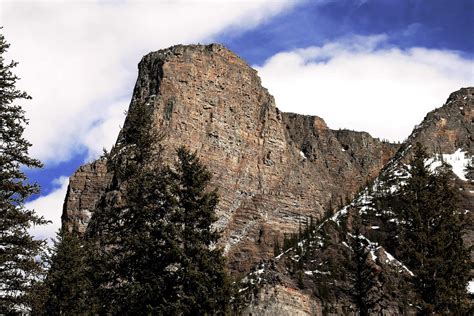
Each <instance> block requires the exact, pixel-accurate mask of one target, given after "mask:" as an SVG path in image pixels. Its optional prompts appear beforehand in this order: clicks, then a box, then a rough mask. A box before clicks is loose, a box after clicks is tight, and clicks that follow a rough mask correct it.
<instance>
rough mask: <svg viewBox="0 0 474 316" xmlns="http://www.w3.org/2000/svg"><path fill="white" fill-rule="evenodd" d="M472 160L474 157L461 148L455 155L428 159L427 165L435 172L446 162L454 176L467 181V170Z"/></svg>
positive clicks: (443, 155)
mask: <svg viewBox="0 0 474 316" xmlns="http://www.w3.org/2000/svg"><path fill="white" fill-rule="evenodd" d="M472 158H473V157H472V156H470V155H469V154H468V153H465V152H464V151H463V150H462V149H460V148H459V149H458V150H456V151H455V152H454V153H453V154H442V155H436V157H434V158H430V159H428V160H427V162H426V165H427V166H429V168H430V170H431V171H435V170H436V168H438V167H440V166H441V165H442V162H443V161H444V162H446V163H447V164H448V165H450V166H451V168H452V169H453V172H454V174H455V175H456V176H457V177H458V178H459V179H461V180H463V181H467V178H466V175H465V169H466V167H467V165H468V164H469V162H471V161H472Z"/></svg>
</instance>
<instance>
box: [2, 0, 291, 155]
mask: <svg viewBox="0 0 474 316" xmlns="http://www.w3.org/2000/svg"><path fill="white" fill-rule="evenodd" d="M290 5H292V4H290V2H289V1H245V2H237V1H235V2H234V1H222V2H217V1H213V2H212V1H199V2H198V1H175V2H173V1H163V2H160V1H82V2H78V1H67V2H57V1H18V0H11V1H8V0H6V1H5V0H4V1H0V20H1V21H2V25H3V26H4V29H3V30H2V32H3V33H4V34H5V36H6V39H7V41H9V42H10V43H11V47H10V52H9V56H11V57H12V58H13V59H15V60H17V61H19V62H20V64H19V66H18V67H17V68H16V71H15V72H16V73H17V74H18V75H19V76H20V77H21V78H22V80H20V82H19V83H18V87H19V88H21V89H24V90H25V91H27V92H28V93H29V94H30V95H31V96H32V97H33V100H32V101H27V102H25V103H23V104H22V105H23V106H24V108H25V109H26V111H27V117H28V118H29V119H30V125H29V126H28V128H27V130H26V136H27V138H28V139H29V140H30V141H31V142H32V143H33V147H32V149H31V154H32V155H33V156H35V157H37V158H40V159H41V160H43V161H44V162H50V163H51V162H60V161H66V160H68V159H69V158H70V157H71V156H72V155H73V154H74V153H75V152H76V151H77V150H81V149H84V147H85V149H86V150H87V151H88V156H89V157H92V156H94V155H96V154H97V148H100V149H101V148H102V147H107V148H110V146H111V145H112V143H113V140H114V139H115V136H116V135H117V132H118V124H116V123H117V122H121V121H122V119H123V117H122V119H120V120H117V116H116V113H121V112H123V110H124V109H125V108H126V107H127V106H128V100H129V98H130V94H131V91H132V89H133V83H134V80H135V77H136V64H137V63H138V61H139V59H140V58H141V56H142V55H144V54H145V53H148V52H149V51H153V50H157V49H160V48H164V47H167V46H170V45H174V44H178V43H195V42H199V41H209V40H211V39H212V37H213V36H216V35H217V34H219V33H220V32H223V31H225V30H233V31H237V30H238V31H242V30H245V29H249V28H252V27H255V26H256V25H258V24H259V23H262V22H263V21H265V20H266V19H268V18H270V17H272V16H274V15H276V14H278V13H279V12H282V11H283V10H284V9H286V8H288V7H289V6H290ZM117 100H122V101H123V100H125V101H123V102H117ZM111 113H112V114H113V115H112V117H110V116H109V115H110V114H111Z"/></svg>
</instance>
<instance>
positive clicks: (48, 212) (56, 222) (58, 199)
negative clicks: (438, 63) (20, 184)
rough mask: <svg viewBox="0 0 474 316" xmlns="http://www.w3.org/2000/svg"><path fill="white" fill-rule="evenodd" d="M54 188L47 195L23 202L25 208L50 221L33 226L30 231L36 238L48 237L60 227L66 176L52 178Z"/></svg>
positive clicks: (66, 182)
mask: <svg viewBox="0 0 474 316" xmlns="http://www.w3.org/2000/svg"><path fill="white" fill-rule="evenodd" d="M53 182H54V184H55V186H56V188H55V189H54V190H53V191H52V192H51V193H50V194H48V195H46V196H41V197H39V198H37V199H36V200H33V201H31V202H28V203H26V204H25V207H26V208H27V209H33V210H35V211H36V214H38V215H39V216H43V217H44V219H46V220H50V221H51V222H52V223H51V224H48V225H41V226H33V227H31V228H30V233H31V235H32V236H35V238H36V239H50V238H52V237H54V235H55V233H56V232H57V231H58V229H59V228H60V227H61V212H62V209H63V202H64V197H65V196H66V190H67V186H68V184H69V179H68V177H60V178H57V179H55V180H53Z"/></svg>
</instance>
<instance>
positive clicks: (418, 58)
mask: <svg viewBox="0 0 474 316" xmlns="http://www.w3.org/2000/svg"><path fill="white" fill-rule="evenodd" d="M386 42H387V37H386V36H385V35H376V36H368V37H364V36H354V37H351V38H346V39H342V40H340V41H336V42H331V43H327V44H325V45H323V46H320V47H308V48H304V49H296V50H293V51H288V52H282V53H278V54H276V55H274V56H272V57H271V58H269V59H268V60H267V61H266V62H265V63H264V65H263V66H261V67H256V68H257V70H258V71H259V75H260V76H261V77H262V82H263V85H264V86H266V87H267V88H268V89H269V91H270V93H272V94H273V95H274V96H275V100H276V104H277V106H278V107H279V108H280V109H281V110H283V111H285V112H296V113H302V114H312V115H318V116H320V117H322V118H324V119H325V120H326V122H327V123H328V125H329V126H330V127H331V128H350V129H354V130H363V131H367V132H369V133H371V134H372V135H373V136H376V137H381V138H387V139H390V140H392V141H396V140H400V141H402V140H403V139H405V138H406V137H407V136H408V135H409V134H410V132H411V130H412V129H413V127H414V125H415V124H418V123H420V122H421V120H422V119H423V118H424V116H425V115H426V113H427V112H428V111H430V110H432V109H434V108H436V107H439V106H441V105H442V104H443V103H444V102H445V100H446V99H447V97H448V96H449V94H450V93H451V92H453V91H455V90H458V89H459V88H461V87H465V86H469V85H472V84H473V83H474V61H473V60H469V59H465V58H463V57H462V56H461V55H460V54H458V53H456V52H453V51H443V50H436V49H427V48H417V47H414V48H410V49H399V48H397V47H387V45H386Z"/></svg>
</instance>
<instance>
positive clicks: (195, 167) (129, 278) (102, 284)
mask: <svg viewBox="0 0 474 316" xmlns="http://www.w3.org/2000/svg"><path fill="white" fill-rule="evenodd" d="M150 117H152V109H149V108H147V107H146V106H145V105H140V104H135V105H134V106H133V107H132V110H131V112H130V113H129V116H128V118H127V119H128V120H129V121H130V122H133V123H134V124H132V125H131V127H130V128H128V129H127V130H123V131H122V133H121V138H122V139H123V140H124V141H123V142H122V143H119V144H118V146H117V148H114V150H113V151H112V154H111V158H110V161H109V168H110V169H111V170H113V172H114V179H113V181H112V184H111V188H110V189H109V190H108V192H107V193H106V194H105V195H104V197H103V199H102V201H101V202H100V203H99V206H98V208H97V210H96V212H95V213H94V216H93V218H92V219H91V222H90V224H89V228H88V232H87V236H88V239H89V240H90V241H91V243H92V245H93V246H92V248H91V249H92V254H93V255H92V256H90V262H89V265H90V266H91V267H92V271H93V272H94V273H93V274H92V283H93V285H94V288H95V289H96V300H97V301H98V302H99V303H100V304H99V305H98V307H99V309H98V310H97V312H98V313H113V314H138V315H141V314H158V315H176V314H183V315H195V314H196V315H201V314H215V313H224V312H226V311H228V309H229V305H230V300H231V294H232V293H231V286H230V281H229V279H228V277H227V273H226V271H225V261H224V257H223V255H222V252H221V250H220V249H219V248H216V247H215V245H216V243H217V240H218V238H219V234H218V232H217V231H215V230H213V229H212V227H211V226H212V224H213V223H214V222H215V221H216V217H215V207H216V205H217V201H218V197H217V192H216V191H209V190H208V189H207V187H208V184H209V181H210V179H211V175H210V173H209V172H208V171H207V169H206V168H205V167H204V166H203V165H202V164H201V163H200V162H199V160H198V158H197V157H196V155H195V154H191V153H189V152H188V151H187V150H186V149H184V148H180V149H179V150H178V151H177V158H178V159H177V163H176V164H175V166H174V167H173V168H168V167H166V166H165V165H164V163H163V161H162V158H161V152H162V149H161V148H160V146H155V147H153V146H152V144H156V143H158V142H159V137H158V136H156V135H154V134H153V132H152V131H153V130H154V129H153V127H152V125H151V121H150V120H148V119H147V118H150ZM133 126H135V127H133ZM124 144H126V145H124ZM131 144H133V145H131ZM118 152H120V154H119V155H117V154H115V153H118ZM124 153H125V154H124Z"/></svg>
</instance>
